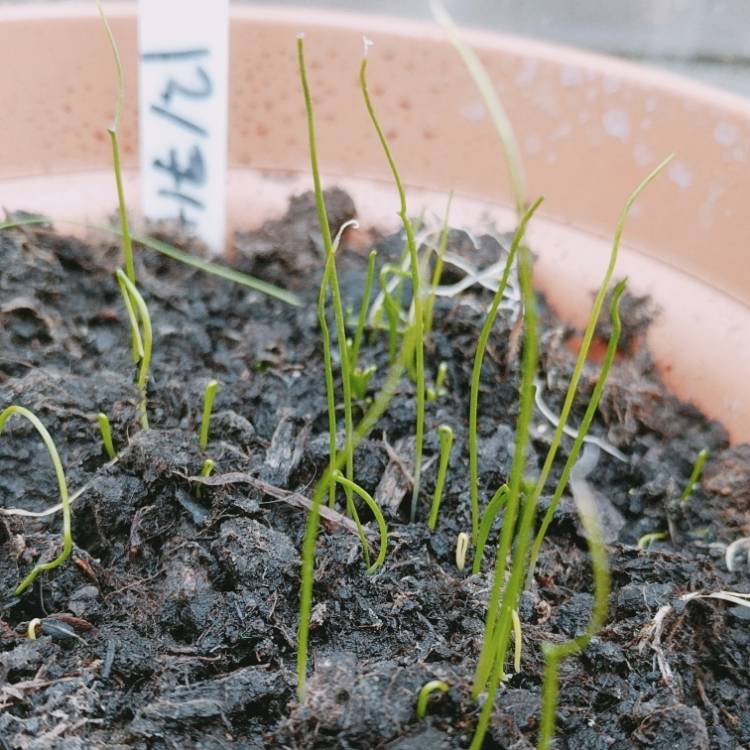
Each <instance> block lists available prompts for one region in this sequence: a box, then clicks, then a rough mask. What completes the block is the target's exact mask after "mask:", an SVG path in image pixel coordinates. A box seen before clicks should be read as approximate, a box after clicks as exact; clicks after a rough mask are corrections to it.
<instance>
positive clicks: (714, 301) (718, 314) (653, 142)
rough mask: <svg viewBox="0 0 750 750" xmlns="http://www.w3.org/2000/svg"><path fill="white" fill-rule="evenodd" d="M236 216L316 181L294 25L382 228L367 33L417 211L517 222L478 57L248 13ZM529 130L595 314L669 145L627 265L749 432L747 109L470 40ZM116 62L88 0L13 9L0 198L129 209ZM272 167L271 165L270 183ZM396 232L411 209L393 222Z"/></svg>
mask: <svg viewBox="0 0 750 750" xmlns="http://www.w3.org/2000/svg"><path fill="white" fill-rule="evenodd" d="M134 13H135V11H134V8H133V6H130V5H129V4H125V5H115V6H112V9H111V10H110V18H111V22H112V26H113V29H114V32H115V35H116V36H117V39H118V42H119V44H120V48H121V52H122V56H123V60H124V63H125V67H126V79H127V86H128V107H127V112H126V117H125V119H124V122H123V127H122V139H123V149H124V160H125V166H126V169H127V170H128V188H129V194H130V195H131V196H132V199H131V205H132V206H137V184H136V183H137V180H136V175H135V173H134V170H135V168H136V165H137V158H136V155H137V139H136V112H135V103H136V101H137V96H136V87H137V75H136V28H135V15H134ZM232 13H233V17H232V32H231V82H230V98H231V105H230V109H231V111H230V144H229V159H230V168H231V170H230V194H231V202H230V205H229V214H230V223H233V224H234V225H235V226H237V225H240V226H248V225H253V224H257V223H259V222H260V221H262V220H263V219H264V218H266V217H268V216H269V215H270V214H271V213H273V212H275V211H278V210H280V207H281V206H282V205H283V201H284V200H285V198H286V196H287V195H288V194H289V192H290V191H294V190H299V189H303V188H306V187H308V186H309V183H310V179H309V174H308V173H307V171H306V170H307V165H308V156H307V145H306V132H305V124H304V109H303V103H302V99H301V94H300V90H299V83H298V79H297V70H296V59H295V52H294V44H295V35H296V33H297V32H298V31H305V32H306V35H307V43H306V44H307V54H308V64H309V67H310V79H311V85H312V88H313V93H314V97H315V100H316V105H317V119H318V137H319V148H320V160H321V164H322V166H323V169H324V171H325V175H326V183H327V184H328V185H331V184H334V183H335V182H337V183H339V184H343V185H344V186H345V187H347V188H348V189H350V190H351V191H352V192H353V193H354V195H355V199H356V202H357V205H358V208H359V209H360V214H361V215H362V216H363V218H364V219H365V220H369V221H387V222H391V221H392V220H393V216H394V212H395V209H396V207H397V205H396V197H395V194H394V192H393V189H392V187H391V185H390V184H389V182H388V181H387V177H388V173H387V168H386V164H385V162H384V160H383V157H382V152H381V150H380V149H379V147H378V145H377V143H376V141H375V136H374V134H373V132H372V129H371V126H370V124H369V122H368V120H367V118H366V114H365V112H364V108H363V106H362V100H361V94H360V93H359V90H358V88H357V70H358V66H359V62H360V59H361V51H362V42H361V35H362V34H366V35H367V36H368V37H370V38H372V39H373V40H374V41H375V47H374V48H373V50H372V51H371V63H370V83H371V90H372V92H373V94H374V98H375V100H376V104H377V106H378V108H379V112H380V115H381V119H382V120H383V122H384V123H385V125H386V130H387V131H388V134H389V136H390V137H391V138H392V141H393V147H394V151H395V155H396V158H397V160H398V162H399V165H400V167H401V171H402V173H403V176H404V178H405V180H406V181H407V183H408V184H409V185H410V186H411V187H412V188H413V190H412V191H411V193H410V195H411V199H412V206H411V207H412V209H413V210H415V211H416V210H418V208H419V207H420V205H423V204H429V205H430V206H431V207H432V208H433V209H434V210H435V212H436V213H440V212H441V211H442V209H443V206H444V203H445V195H446V193H447V192H448V191H449V190H454V191H456V194H457V201H456V203H457V208H456V212H455V214H454V216H455V217H457V218H460V219H463V220H465V221H473V220H476V218H477V217H478V216H479V215H482V214H487V215H489V216H491V217H492V218H493V219H494V220H496V221H497V224H498V226H500V227H501V228H504V229H509V228H511V227H512V216H511V214H510V212H509V211H508V206H509V205H510V200H509V194H508V189H507V183H506V180H505V169H504V165H503V161H502V157H501V153H500V150H499V148H498V144H497V140H496V137H495V134H494V132H493V130H492V128H491V126H490V124H489V122H488V120H487V118H486V116H485V112H484V108H483V106H482V104H481V101H480V98H479V96H478V94H477V93H476V90H475V89H474V87H473V86H472V84H471V81H470V79H469V77H468V75H467V73H466V72H465V70H464V68H463V65H462V63H461V61H460V59H459V58H458V56H457V55H456V53H455V52H454V50H453V49H452V47H450V45H449V44H447V43H446V42H445V40H444V39H443V36H442V34H441V32H440V31H439V30H438V29H437V28H436V27H433V26H431V25H427V24H419V23H410V22H405V21H403V20H398V21H390V20H387V19H379V18H369V17H363V16H355V15H341V14H337V15H334V14H330V13H323V12H311V11H308V10H304V11H302V10H300V11H297V12H293V11H289V10H284V11H271V10H268V9H256V8H246V7H242V8H234V9H233V11H232ZM470 40H471V42H472V44H474V45H475V46H476V48H477V49H478V51H479V53H480V55H481V57H482V59H483V61H484V62H485V64H486V65H487V68H488V69H489V71H490V73H491V75H492V78H493V80H494V81H495V83H496V85H497V88H498V90H499V92H500V94H501V97H502V99H503V101H504V104H505V106H506V108H507V110H508V112H509V115H510V117H511V119H512V121H513V123H514V126H515V129H516V132H517V134H518V137H519V141H520V144H521V148H522V151H523V156H524V163H525V166H526V169H527V172H528V178H529V196H530V197H535V196H536V195H538V194H544V195H545V197H546V200H545V203H544V206H543V209H544V210H543V212H542V216H541V217H540V220H539V221H537V222H536V225H535V226H534V227H532V229H531V231H530V238H531V241H532V244H533V247H534V250H535V252H537V253H538V255H539V259H538V262H537V266H536V274H537V283H538V285H539V286H540V288H541V289H542V290H543V291H544V292H545V293H546V294H547V296H548V298H549V299H550V301H551V302H552V303H553V304H554V305H555V306H556V307H557V309H558V310H559V311H560V312H561V314H562V315H563V316H565V317H567V318H568V319H569V320H570V321H571V322H574V323H576V324H581V323H582V322H583V321H584V320H585V318H586V315H587V311H588V307H589V304H590V299H591V296H590V292H591V291H592V290H593V289H594V288H595V287H596V286H597V283H598V281H599V280H600V278H601V275H602V273H603V270H604V268H605V266H606V262H607V255H608V249H609V243H610V240H609V238H610V237H611V234H612V231H613V229H614V225H615V222H616V219H617V216H618V213H619V211H620V210H621V207H622V204H623V202H624V200H625V198H626V197H627V195H628V194H629V193H630V191H631V190H632V189H633V187H634V186H635V185H636V184H637V183H638V182H639V181H640V179H641V178H642V177H643V176H644V175H645V174H646V173H647V172H648V171H649V170H650V169H651V168H652V167H653V166H654V165H655V164H656V163H657V162H658V161H659V160H661V158H662V157H664V156H665V155H666V154H668V153H670V152H672V151H674V152H675V153H676V155H677V156H676V160H675V162H674V163H673V165H672V166H671V167H670V169H669V170H668V172H667V174H666V175H663V176H662V177H661V178H660V179H659V180H658V181H657V182H656V183H654V184H653V185H652V186H651V187H649V189H648V191H647V192H646V193H644V195H643V196H642V198H641V200H640V201H639V203H638V205H637V207H636V210H635V211H634V212H633V215H632V217H631V219H630V221H629V222H628V225H627V227H626V231H625V248H624V250H623V253H622V255H621V259H620V264H619V272H620V273H621V274H624V273H627V274H628V275H629V276H630V278H631V288H632V289H633V290H634V291H635V292H649V293H650V294H652V296H653V297H654V299H655V300H656V302H657V304H658V305H659V306H660V308H661V316H660V318H659V321H658V323H657V324H656V325H654V326H653V327H652V330H651V332H650V334H649V344H650V346H651V348H652V350H653V352H654V355H655V358H656V361H657V364H658V366H659V369H660V371H661V373H662V375H663V376H664V378H665V379H666V381H667V382H668V383H669V385H670V386H671V387H672V388H674V390H675V391H676V392H677V393H678V394H679V395H680V396H682V397H683V398H686V399H689V400H692V401H694V402H695V403H696V404H697V405H698V406H699V407H700V408H701V409H703V410H704V411H705V412H706V413H707V414H709V415H710V416H712V417H715V418H718V419H721V420H722V421H723V422H724V423H725V424H726V426H727V427H728V428H729V429H730V431H731V434H732V437H733V439H734V440H748V439H750V398H748V395H747V387H746V380H747V376H748V375H750V263H748V262H747V239H748V237H750V211H749V210H748V205H750V171H749V170H748V162H749V161H750V103H748V102H746V101H744V100H742V99H740V98H737V97H734V96H732V95H729V94H724V93H720V92H717V91H714V90H711V89H707V88H705V87H701V86H698V85H695V84H692V83H690V82H688V81H685V80H682V79H680V78H676V77H673V76H670V75H667V74H664V73H659V72H656V71H653V70H650V69H644V68H639V67H636V66H633V65H628V64H625V63H621V62H618V61H615V60H610V59H608V58H604V57H599V56H595V55H590V54H585V53H580V52H576V51H572V50H568V49H563V48H558V47H553V46H549V45H545V44H540V43H537V42H533V41H529V40H524V39H517V38H509V37H502V36H496V35H491V34H485V33H478V32H473V33H472V34H471V35H470ZM114 80H115V79H114V66H113V64H112V61H111V54H110V51H109V49H108V46H107V42H106V38H105V36H104V34H103V33H102V30H101V27H100V25H99V21H98V18H97V16H96V13H95V9H94V8H93V6H91V5H88V4H87V5H85V6H84V5H82V4H81V5H79V4H62V5H46V4H37V5H31V6H27V7H20V8H19V7H3V8H2V9H0V91H2V92H3V95H4V102H5V103H6V106H7V105H9V104H10V107H9V109H6V111H5V113H4V115H3V117H2V118H0V205H2V206H4V207H6V208H10V209H17V208H25V209H28V210H44V211H48V212H50V214H51V215H52V216H53V217H55V218H58V219H62V218H66V219H82V218H87V219H100V218H101V216H102V215H103V214H104V213H106V212H110V211H111V210H112V209H113V208H114V206H115V203H116V198H115V193H114V185H113V182H112V176H111V167H110V158H111V157H110V151H109V145H108V142H107V138H106V131H105V129H106V126H107V125H108V124H109V122H110V120H111V117H112V112H113V104H114V102H113V100H114V86H115V83H114ZM259 175H262V176H259ZM393 226H395V222H394V223H393Z"/></svg>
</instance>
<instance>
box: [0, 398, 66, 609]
mask: <svg viewBox="0 0 750 750" xmlns="http://www.w3.org/2000/svg"><path fill="white" fill-rule="evenodd" d="M14 414H17V415H18V416H19V417H23V418H24V419H27V420H28V421H29V422H31V424H32V425H33V427H34V429H35V430H36V431H37V432H38V433H39V436H40V437H41V438H42V441H43V442H44V445H45V447H46V448H47V452H48V453H49V457H50V460H51V461H52V466H53V467H54V470H55V476H56V477H57V488H58V492H59V494H60V504H61V505H62V514H63V530H62V537H63V547H62V551H61V552H60V554H59V555H58V556H57V557H56V558H55V559H54V560H52V561H50V562H47V563H40V564H39V565H36V566H35V567H34V568H33V570H32V571H31V572H30V573H29V574H28V575H27V576H26V577H25V578H24V579H23V580H22V581H21V583H19V584H18V586H16V589H15V591H14V592H13V595H14V596H18V595H19V594H21V593H23V592H24V591H25V590H26V589H27V588H29V586H31V584H32V583H34V581H35V580H36V577H37V576H38V575H39V574H40V573H44V572H45V571H47V570H54V569H55V568H56V567H57V566H58V565H62V563H64V562H65V561H66V560H67V559H68V558H69V557H70V553H71V551H72V550H73V534H72V531H71V523H70V517H71V514H70V498H69V496H68V483H67V482H66V481H65V471H64V470H63V466H62V462H61V461H60V455H59V453H58V452H57V448H56V446H55V441H54V440H53V439H52V436H51V435H50V434H49V432H47V428H46V427H45V426H44V425H43V424H42V423H41V422H40V421H39V418H38V417H37V416H36V415H35V414H34V413H33V412H31V411H29V410H28V409H26V408H24V407H23V406H16V405H12V406H8V407H6V408H5V409H4V410H3V411H2V412H0V432H2V431H3V429H4V428H5V425H6V423H7V422H8V420H9V419H10V418H11V417H12V416H13V415H14Z"/></svg>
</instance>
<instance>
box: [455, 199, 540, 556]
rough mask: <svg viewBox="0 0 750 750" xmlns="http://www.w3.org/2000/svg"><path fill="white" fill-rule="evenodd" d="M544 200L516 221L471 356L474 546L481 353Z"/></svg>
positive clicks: (470, 477)
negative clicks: (517, 258) (527, 236)
mask: <svg viewBox="0 0 750 750" xmlns="http://www.w3.org/2000/svg"><path fill="white" fill-rule="evenodd" d="M543 200H544V198H543V197H541V196H540V197H539V198H537V199H536V201H534V203H533V204H532V205H531V207H530V208H529V209H527V210H526V211H525V212H524V213H523V215H522V216H521V219H520V221H519V222H518V227H517V229H516V232H515V234H514V235H513V240H512V242H511V244H510V249H509V250H508V257H507V259H506V261H505V267H504V268H503V273H502V276H501V277H500V281H499V282H498V285H497V289H496V291H495V296H494V297H493V298H492V304H491V305H490V308H489V310H488V311H487V317H486V318H485V319H484V323H483V324H482V330H481V331H480V333H479V339H478V341H477V349H476V352H475V354H474V365H473V367H472V370H471V389H470V392H469V495H470V502H471V535H472V539H473V540H474V544H476V542H477V538H478V534H479V459H478V455H479V454H478V448H477V413H478V410H479V380H480V376H481V374H482V362H483V361H484V354H485V351H486V350H487V341H488V340H489V337H490V333H491V332H492V326H493V325H494V324H495V319H496V318H497V312H498V309H499V307H500V303H501V302H502V299H503V295H504V294H505V289H506V287H507V286H508V279H509V278H510V273H511V270H512V268H513V264H514V260H515V258H516V255H517V253H518V248H519V247H520V246H521V243H522V241H523V237H524V234H525V232H526V226H527V224H528V223H529V221H530V220H531V217H532V216H533V215H534V212H535V211H536V210H537V208H539V206H540V205H541V203H542V201H543Z"/></svg>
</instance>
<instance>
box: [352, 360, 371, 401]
mask: <svg viewBox="0 0 750 750" xmlns="http://www.w3.org/2000/svg"><path fill="white" fill-rule="evenodd" d="M376 372H377V368H376V367H375V365H370V366H369V367H365V369H364V370H363V369H362V368H360V367H358V368H357V369H356V370H354V371H353V372H352V395H353V396H354V397H355V398H358V399H363V398H364V397H365V396H366V395H367V387H368V386H369V385H370V381H371V380H372V376H373V375H374V374H375V373H376Z"/></svg>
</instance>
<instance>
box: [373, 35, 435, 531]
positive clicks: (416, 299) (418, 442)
mask: <svg viewBox="0 0 750 750" xmlns="http://www.w3.org/2000/svg"><path fill="white" fill-rule="evenodd" d="M369 44H370V42H369V40H367V39H365V54H364V56H363V57H362V65H361V66H360V69H359V84H360V88H361V89H362V95H363V96H364V99H365V106H366V107H367V112H368V114H369V115H370V119H371V120H372V124H373V127H374V128H375V132H376V133H377V135H378V139H379V140H380V145H381V146H382V147H383V151H384V153H385V157H386V160H387V161H388V165H389V167H390V170H391V173H392V175H393V181H394V183H395V185H396V191H397V192H398V196H399V201H400V208H399V216H400V218H401V223H402V224H403V226H404V232H405V234H406V244H407V247H408V248H409V260H410V265H411V285H412V297H413V301H412V305H413V308H414V319H413V323H412V328H411V330H410V331H409V334H408V335H410V336H413V338H414V341H415V345H414V352H415V363H416V372H415V374H416V388H417V423H416V436H415V448H414V487H413V491H412V498H411V512H410V518H411V521H412V523H413V522H414V520H415V519H416V515H417V501H418V500H419V487H420V481H421V475H422V447H423V443H424V406H425V383H424V310H423V304H422V284H421V279H420V270H419V257H418V255H417V242H416V239H415V237H414V227H413V225H412V223H411V220H410V219H409V212H408V209H407V206H406V191H405V190H404V186H403V183H402V182H401V175H400V174H399V171H398V167H397V166H396V162H395V160H394V158H393V154H392V153H391V149H390V146H389V145H388V139H387V138H386V136H385V132H384V131H383V128H382V127H381V125H380V121H379V120H378V117H377V114H376V113H375V108H374V106H373V103H372V100H371V99H370V92H369V90H368V88H367V48H368V46H369Z"/></svg>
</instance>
